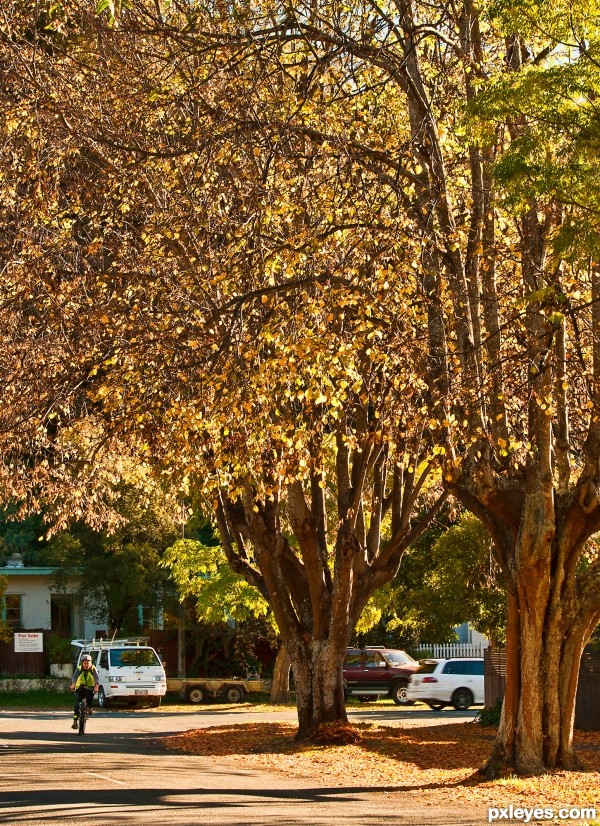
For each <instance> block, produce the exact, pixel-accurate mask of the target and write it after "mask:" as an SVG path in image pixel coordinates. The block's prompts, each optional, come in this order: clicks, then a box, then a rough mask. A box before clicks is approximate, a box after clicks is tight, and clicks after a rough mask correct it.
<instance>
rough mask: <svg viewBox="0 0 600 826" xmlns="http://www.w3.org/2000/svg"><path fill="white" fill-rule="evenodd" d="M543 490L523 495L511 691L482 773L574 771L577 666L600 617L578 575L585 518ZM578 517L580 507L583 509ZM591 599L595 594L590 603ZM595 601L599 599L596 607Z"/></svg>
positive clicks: (515, 564) (513, 560)
mask: <svg viewBox="0 0 600 826" xmlns="http://www.w3.org/2000/svg"><path fill="white" fill-rule="evenodd" d="M554 499H555V497H553V496H552V495H550V494H545V493H544V492H543V491H540V490H538V491H534V492H529V493H528V494H527V495H526V496H525V498H524V506H523V510H522V514H521V521H520V526H519V532H518V537H517V539H516V542H515V544H514V548H513V552H512V553H511V555H510V558H509V559H508V565H507V567H506V569H505V570H506V575H507V579H508V590H509V597H508V624H507V640H506V649H507V673H506V693H505V697H504V704H503V708H502V716H501V721H500V726H499V729H498V735H497V739H496V743H495V747H494V750H493V753H492V755H491V757H490V759H489V761H488V762H487V763H486V765H485V766H484V767H483V769H482V771H483V773H484V774H486V775H487V776H488V777H496V776H497V775H498V774H499V773H500V772H501V771H502V770H503V769H510V770H514V771H516V772H518V773H519V774H524V775H531V774H542V773H544V772H546V771H548V770H549V769H555V768H562V769H576V768H579V763H578V760H577V758H576V756H575V754H574V750H573V724H574V717H575V699H576V693H577V680H578V675H579V664H580V659H581V654H582V652H583V648H584V646H585V644H586V642H587V640H588V638H589V636H590V634H591V633H592V631H593V629H594V626H595V623H596V621H597V620H596V619H595V617H596V616H597V613H596V612H597V608H596V610H591V611H590V610H589V606H590V599H589V596H590V594H589V593H588V598H587V599H584V598H583V595H584V591H583V589H582V588H581V582H580V581H579V582H578V579H577V577H576V575H575V565H574V564H571V565H569V564H568V561H569V560H573V559H575V558H576V557H577V546H578V545H579V544H580V538H579V537H580V536H581V530H582V525H583V521H582V520H581V519H577V518H574V512H575V511H576V510H577V505H576V504H575V508H574V507H573V505H574V503H573V500H572V498H570V503H569V507H568V508H561V507H560V505H559V506H558V507H555V502H554ZM579 512H580V516H582V517H583V515H584V514H583V511H582V510H581V509H579ZM591 604H592V605H593V594H592V602H591ZM597 604H598V600H597V598H596V605H597Z"/></svg>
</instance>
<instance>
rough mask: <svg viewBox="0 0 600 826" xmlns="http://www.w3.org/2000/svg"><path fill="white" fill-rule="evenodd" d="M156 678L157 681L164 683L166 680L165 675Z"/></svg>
mask: <svg viewBox="0 0 600 826" xmlns="http://www.w3.org/2000/svg"><path fill="white" fill-rule="evenodd" d="M154 679H155V681H156V682H157V683H164V681H165V678H164V677H155V678H154Z"/></svg>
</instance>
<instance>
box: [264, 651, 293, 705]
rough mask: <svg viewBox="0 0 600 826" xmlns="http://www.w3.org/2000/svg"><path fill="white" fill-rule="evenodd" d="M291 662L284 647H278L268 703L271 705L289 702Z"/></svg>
mask: <svg viewBox="0 0 600 826" xmlns="http://www.w3.org/2000/svg"><path fill="white" fill-rule="evenodd" d="M291 665H292V661H291V660H290V655H289V654H288V652H287V648H286V647H285V645H282V646H280V648H279V651H278V652H277V657H276V658H275V666H274V668H273V682H272V684H271V696H270V698H269V699H270V701H271V702H272V703H275V704H278V703H289V701H290V668H291Z"/></svg>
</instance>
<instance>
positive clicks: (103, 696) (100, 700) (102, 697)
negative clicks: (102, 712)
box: [98, 686, 110, 708]
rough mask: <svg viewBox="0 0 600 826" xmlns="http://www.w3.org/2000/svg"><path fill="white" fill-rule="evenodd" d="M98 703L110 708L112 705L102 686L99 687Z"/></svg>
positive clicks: (102, 706) (101, 706)
mask: <svg viewBox="0 0 600 826" xmlns="http://www.w3.org/2000/svg"><path fill="white" fill-rule="evenodd" d="M98 705H99V706H100V708H108V707H109V705H110V700H109V699H107V697H106V694H105V693H104V689H103V688H102V686H100V688H99V689H98Z"/></svg>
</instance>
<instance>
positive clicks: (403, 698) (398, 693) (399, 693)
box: [390, 683, 413, 706]
mask: <svg viewBox="0 0 600 826" xmlns="http://www.w3.org/2000/svg"><path fill="white" fill-rule="evenodd" d="M390 697H391V698H392V700H393V701H394V702H395V703H396V705H397V706H408V705H413V701H411V700H409V699H408V693H407V691H406V685H405V683H396V685H395V686H393V687H392V690H391V691H390Z"/></svg>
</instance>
